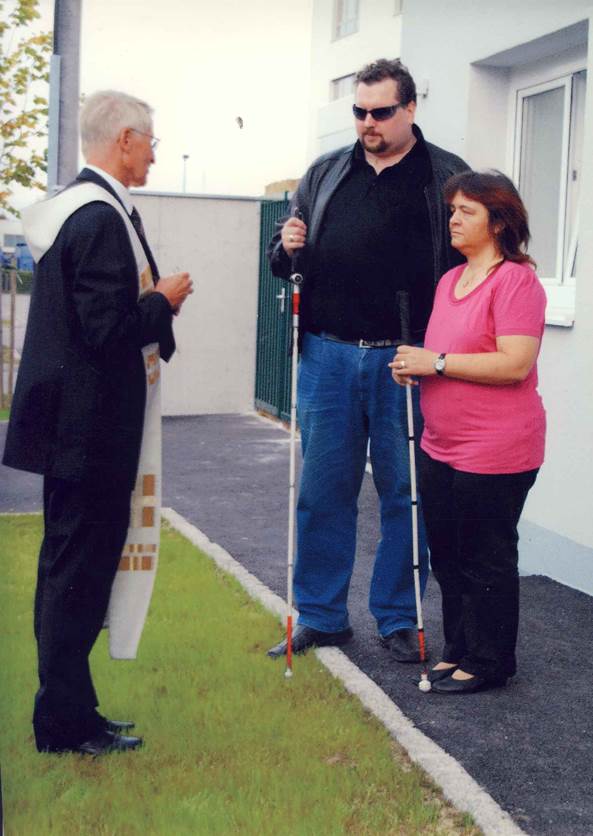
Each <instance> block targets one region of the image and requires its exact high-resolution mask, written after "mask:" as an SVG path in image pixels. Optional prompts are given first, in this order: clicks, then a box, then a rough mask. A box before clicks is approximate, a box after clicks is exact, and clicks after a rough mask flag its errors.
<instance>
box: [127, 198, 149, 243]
mask: <svg viewBox="0 0 593 836" xmlns="http://www.w3.org/2000/svg"><path fill="white" fill-rule="evenodd" d="M130 220H131V221H132V226H133V227H134V229H135V230H136V232H137V233H138V237H139V238H140V240H141V241H143V242H144V241H146V235H145V234H144V226H143V224H142V218H141V217H140V212H139V211H138V210H137V209H136V207H135V206H134V208H133V209H132V212H131V214H130Z"/></svg>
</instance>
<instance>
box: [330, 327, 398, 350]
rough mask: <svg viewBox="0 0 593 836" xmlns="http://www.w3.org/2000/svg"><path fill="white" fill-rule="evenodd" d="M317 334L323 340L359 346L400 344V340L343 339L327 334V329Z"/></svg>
mask: <svg viewBox="0 0 593 836" xmlns="http://www.w3.org/2000/svg"><path fill="white" fill-rule="evenodd" d="M317 336H318V337H321V338H322V339H325V340H333V342H335V343H344V344H345V345H357V346H358V347H359V348H392V347H395V346H397V345H401V340H343V339H342V338H341V337H338V336H336V335H335V334H329V333H328V332H327V331H321V333H320V334H317Z"/></svg>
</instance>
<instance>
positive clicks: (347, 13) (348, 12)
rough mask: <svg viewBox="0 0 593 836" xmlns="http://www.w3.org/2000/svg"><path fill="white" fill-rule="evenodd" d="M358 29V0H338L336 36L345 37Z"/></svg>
mask: <svg viewBox="0 0 593 836" xmlns="http://www.w3.org/2000/svg"><path fill="white" fill-rule="evenodd" d="M357 29H358V0H336V28H335V37H336V38H343V37H344V36H345V35H350V34H351V33H352V32H356V31H357Z"/></svg>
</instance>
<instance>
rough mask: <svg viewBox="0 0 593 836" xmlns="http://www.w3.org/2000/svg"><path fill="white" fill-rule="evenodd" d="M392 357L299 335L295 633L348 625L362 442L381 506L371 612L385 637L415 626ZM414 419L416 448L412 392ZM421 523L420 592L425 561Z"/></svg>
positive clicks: (401, 425) (401, 407) (403, 424)
mask: <svg viewBox="0 0 593 836" xmlns="http://www.w3.org/2000/svg"><path fill="white" fill-rule="evenodd" d="M394 354H395V349H394V348H371V349H365V348H362V349H361V348H358V346H356V345H347V344H344V343H338V342H336V341H334V340H329V339H325V338H323V337H318V336H315V335H313V334H305V339H304V343H303V352H302V356H301V363H300V366H299V378H298V418H299V425H300V428H301V441H302V449H303V470H302V475H301V486H300V493H299V500H298V505H297V531H298V550H297V558H296V563H295V572H294V594H295V599H296V603H297V607H298V610H299V624H305V625H307V626H308V627H313V628H314V629H316V630H321V631H323V632H330V633H333V632H337V631H339V630H344V629H346V628H347V627H348V626H349V625H348V608H347V599H348V588H349V585H350V578H351V576H352V569H353V567H354V556H355V552H356V522H357V517H358V494H359V492H360V487H361V484H362V479H363V476H364V469H365V463H366V454H367V443H368V441H369V440H370V458H371V464H372V466H373V479H374V482H375V487H376V489H377V493H378V494H379V499H380V507H381V540H380V542H379V546H378V548H377V553H376V557H375V566H374V570H373V577H372V580H371V588H370V596H369V606H370V610H371V613H372V614H373V616H374V617H375V619H376V620H377V625H378V628H379V632H380V634H381V635H382V636H388V635H389V634H390V633H392V632H394V631H395V630H400V629H403V628H405V627H413V626H414V625H415V624H416V607H415V601H414V576H413V568H412V522H411V510H410V472H409V458H408V427H407V418H406V393H405V389H404V388H403V387H400V386H397V385H396V384H395V383H394V381H393V380H392V378H391V370H390V369H389V368H388V366H387V364H388V363H389V362H390V361H391V360H392V359H393V356H394ZM414 418H415V434H416V438H417V440H419V438H420V434H421V431H422V423H421V416H420V409H419V405H418V392H417V390H416V388H415V389H414ZM419 517H420V519H419V529H420V538H419V539H420V543H419V546H420V568H421V573H420V574H421V588H422V592H424V587H425V586H426V578H427V574H428V554H427V548H426V538H425V534H424V527H423V524H422V518H421V515H420V514H419Z"/></svg>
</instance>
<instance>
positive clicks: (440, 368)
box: [434, 354, 447, 377]
mask: <svg viewBox="0 0 593 836" xmlns="http://www.w3.org/2000/svg"><path fill="white" fill-rule="evenodd" d="M446 356H447V355H446V354H439V356H438V357H437V359H436V360H435V361H434V370H435V372H436V373H437V374H438V375H440V376H441V377H442V376H443V375H444V373H445V366H446V361H445V357H446Z"/></svg>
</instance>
